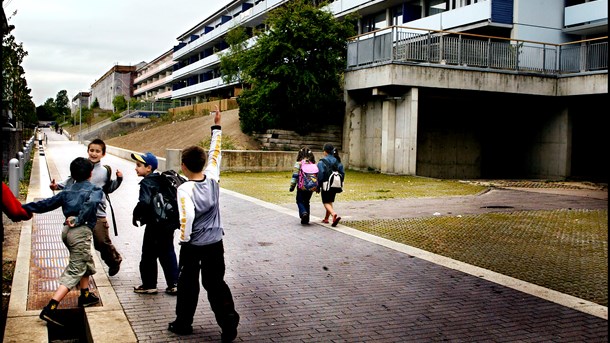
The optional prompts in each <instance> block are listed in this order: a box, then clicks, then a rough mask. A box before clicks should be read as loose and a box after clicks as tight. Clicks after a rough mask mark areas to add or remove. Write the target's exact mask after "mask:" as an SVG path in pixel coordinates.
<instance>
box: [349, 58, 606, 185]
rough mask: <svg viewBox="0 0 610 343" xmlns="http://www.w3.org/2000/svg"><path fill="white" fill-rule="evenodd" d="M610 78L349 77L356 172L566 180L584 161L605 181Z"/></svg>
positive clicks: (446, 73)
mask: <svg viewBox="0 0 610 343" xmlns="http://www.w3.org/2000/svg"><path fill="white" fill-rule="evenodd" d="M607 80H608V75H607V72H605V73H590V74H587V75H580V76H577V77H550V76H549V77H547V76H533V75H516V74H512V73H507V74H504V73H493V72H484V71H476V70H475V71H472V70H469V71H466V70H454V69H450V68H448V69H447V70H444V69H439V68H433V67H426V66H414V65H382V66H377V67H372V68H367V69H361V70H357V71H353V72H348V73H347V74H346V91H345V99H346V104H347V106H346V114H345V117H344V118H345V122H344V137H343V141H344V146H345V147H346V149H345V153H346V154H348V156H349V161H348V163H349V164H350V166H351V168H352V169H357V170H365V171H366V170H374V171H379V172H382V173H388V174H404V175H418V176H427V177H435V178H467V179H473V178H538V179H565V178H568V177H572V176H574V175H573V170H574V169H575V168H574V167H575V165H573V161H577V163H578V165H576V169H577V170H578V171H579V172H582V173H588V174H590V175H594V176H601V174H600V173H598V172H596V170H598V169H599V168H596V167H595V166H594V163H593V162H592V160H591V159H590V155H591V153H590V151H595V150H596V149H600V148H601V147H600V142H601V141H602V140H601V138H599V137H597V138H596V137H594V136H599V132H600V130H599V129H596V128H599V127H607V125H606V124H607V119H606V118H607V116H604V115H602V114H601V112H600V110H599V109H601V108H604V107H605V103H607V91H608V88H607ZM595 109H598V110H595ZM591 112H594V113H591ZM595 112H599V113H597V114H595ZM575 118H576V119H578V121H577V122H578V126H577V129H576V130H577V135H576V136H577V137H578V140H577V141H576V142H575V141H574V138H573V136H574V127H573V125H572V122H573V121H574V120H575ZM585 118H586V119H585ZM587 132H591V133H592V134H591V135H587ZM574 146H576V147H577V149H576V150H574ZM603 149H604V151H607V148H603ZM606 178H607V177H606Z"/></svg>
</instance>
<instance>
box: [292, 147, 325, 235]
mask: <svg viewBox="0 0 610 343" xmlns="http://www.w3.org/2000/svg"><path fill="white" fill-rule="evenodd" d="M295 188H296V189H297V195H296V202H297V207H298V209H299V217H300V218H301V224H304V225H305V224H309V215H310V214H311V212H310V207H309V203H310V200H311V196H312V195H313V193H314V192H316V191H317V190H318V166H317V164H316V158H315V157H314V155H313V153H312V152H311V150H309V148H307V147H303V148H301V150H299V153H298V154H297V160H296V162H295V164H294V169H293V172H292V179H291V180H290V191H291V192H292V191H294V189H295Z"/></svg>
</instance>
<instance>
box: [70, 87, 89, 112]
mask: <svg viewBox="0 0 610 343" xmlns="http://www.w3.org/2000/svg"><path fill="white" fill-rule="evenodd" d="M92 102H93V101H92V100H91V93H89V92H78V94H76V95H75V96H74V97H73V98H72V103H71V106H70V107H71V110H72V113H74V112H76V111H78V110H79V109H80V108H89V107H91V103H92Z"/></svg>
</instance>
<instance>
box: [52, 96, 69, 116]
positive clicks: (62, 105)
mask: <svg viewBox="0 0 610 343" xmlns="http://www.w3.org/2000/svg"><path fill="white" fill-rule="evenodd" d="M69 103H70V99H68V91H66V90H65V89H64V90H60V91H59V92H57V96H56V97H55V110H56V112H57V121H59V119H60V118H61V121H62V122H64V121H65V118H66V115H70V107H69V106H68V104H69Z"/></svg>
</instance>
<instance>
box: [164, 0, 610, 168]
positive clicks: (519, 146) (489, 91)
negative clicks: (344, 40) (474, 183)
mask: <svg viewBox="0 0 610 343" xmlns="http://www.w3.org/2000/svg"><path fill="white" fill-rule="evenodd" d="M285 2H286V1H278V0H245V1H243V0H241V1H232V2H230V3H229V4H228V5H227V6H226V7H225V8H223V9H222V10H219V11H218V12H216V13H214V14H213V15H211V16H210V17H208V18H206V19H204V20H203V21H202V22H200V23H199V24H198V25H196V26H195V27H193V28H191V29H190V30H188V31H186V32H185V33H183V34H181V35H180V36H179V37H178V40H179V43H178V44H177V45H176V46H175V47H174V49H173V59H174V61H175V62H176V64H175V65H174V70H173V86H172V98H173V99H177V100H180V101H181V102H182V103H183V104H191V103H196V102H199V101H204V100H206V99H208V98H209V97H212V96H219V97H229V96H235V95H236V93H237V92H238V91H239V89H238V88H236V85H232V84H225V83H223V82H222V78H221V74H220V70H219V54H218V53H222V52H223V51H224V50H225V49H227V48H228V45H227V44H226V42H225V41H224V39H223V37H224V36H225V35H226V34H227V32H228V31H229V30H231V29H232V28H233V27H235V26H244V27H246V28H249V29H254V28H257V29H264V28H263V27H262V25H263V21H264V19H265V17H266V15H267V13H269V11H271V10H273V9H274V8H277V7H278V6H281V5H282V4H283V3H285ZM326 9H327V10H329V11H331V12H332V13H333V14H334V15H335V16H336V17H337V18H342V17H344V16H346V15H347V14H349V13H353V12H357V13H358V14H359V15H360V19H359V20H358V27H357V29H358V33H359V36H358V37H355V39H353V40H351V41H350V42H348V65H347V66H346V67H347V69H346V73H345V80H346V83H345V101H346V112H345V117H344V127H343V137H342V138H343V149H344V153H345V154H346V156H347V163H348V164H349V165H350V167H351V168H355V169H362V170H371V169H372V170H378V171H381V172H384V173H395V174H409V175H421V176H430V177H440V178H495V177H499V178H506V177H515V178H548V179H561V178H578V177H583V178H591V177H593V178H599V177H602V175H607V169H604V168H600V167H599V166H598V165H597V163H595V162H593V161H594V160H595V159H592V157H593V155H594V154H593V153H592V152H593V151H599V149H600V148H601V147H602V145H601V144H600V143H602V141H601V137H603V136H604V133H603V130H605V129H606V128H607V120H606V119H605V117H603V116H601V115H600V113H599V111H598V110H595V108H603V107H604V106H603V105H604V104H606V103H607V31H608V30H607V18H608V15H607V13H608V1H607V0H595V1H587V0H565V1H562V0H558V1H531V0H385V1H369V0H349V1H348V0H337V1H331V2H329V3H328V5H327V7H326ZM250 31H252V30H250ZM580 41H582V42H580ZM570 42H580V43H576V44H569V43H570ZM604 52H605V53H604ZM600 128H603V129H600ZM604 146H605V144H604ZM605 152H606V153H607V150H605ZM595 154H597V153H595ZM605 177H607V176H605Z"/></svg>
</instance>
